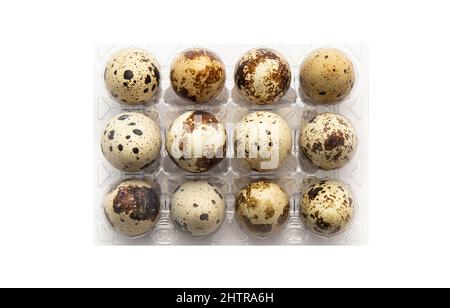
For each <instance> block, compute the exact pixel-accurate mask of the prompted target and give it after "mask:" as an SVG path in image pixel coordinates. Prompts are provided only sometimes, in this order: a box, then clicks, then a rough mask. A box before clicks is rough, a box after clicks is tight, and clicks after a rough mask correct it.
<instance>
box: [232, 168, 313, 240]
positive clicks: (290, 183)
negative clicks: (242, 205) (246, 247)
mask: <svg viewBox="0 0 450 308" xmlns="http://www.w3.org/2000/svg"><path fill="white" fill-rule="evenodd" d="M258 179H268V180H271V181H273V182H274V183H276V184H278V185H279V186H280V187H281V188H282V189H283V190H284V191H285V192H286V193H287V194H288V196H289V206H290V210H289V218H288V220H287V221H286V223H285V225H284V226H283V228H282V230H280V232H277V233H276V234H273V235H269V236H258V235H254V234H248V233H247V232H246V231H245V230H244V229H242V228H241V227H240V225H239V224H238V223H237V221H236V220H233V222H234V224H235V227H236V228H237V229H238V230H239V231H240V232H242V233H243V234H246V235H247V236H248V244H251V245H274V244H284V245H299V244H305V243H306V241H307V239H308V234H307V231H306V229H305V227H304V226H303V224H302V223H301V221H300V218H299V210H298V209H299V207H298V200H299V192H300V191H299V190H298V182H299V178H298V174H297V176H281V177H279V176H274V175H259V176H236V177H234V178H233V180H232V183H231V192H232V195H233V196H234V198H233V199H232V200H230V203H231V204H230V205H231V208H232V210H233V216H234V209H235V204H236V196H237V195H238V194H239V192H240V191H241V189H242V188H244V187H245V186H246V185H247V184H249V183H250V182H252V181H255V180H258Z"/></svg>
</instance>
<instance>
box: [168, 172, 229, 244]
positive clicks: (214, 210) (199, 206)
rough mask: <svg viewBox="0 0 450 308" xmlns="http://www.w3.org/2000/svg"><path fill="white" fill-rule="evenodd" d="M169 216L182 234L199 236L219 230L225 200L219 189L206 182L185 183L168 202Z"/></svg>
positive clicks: (223, 214)
mask: <svg viewBox="0 0 450 308" xmlns="http://www.w3.org/2000/svg"><path fill="white" fill-rule="evenodd" d="M170 215H171V218H172V221H173V222H174V224H175V226H176V227H177V228H178V229H180V230H181V231H182V232H184V233H187V234H190V235H195V236H201V235H206V234H210V233H212V232H214V231H216V230H217V228H219V226H220V223H221V222H222V221H223V219H224V216H225V200H224V196H223V194H222V192H221V191H220V189H219V188H218V187H217V186H216V185H214V184H213V183H211V182H207V181H195V180H193V181H186V182H184V183H183V184H181V185H180V186H178V187H177V188H176V189H175V191H174V193H173V195H172V198H171V200H170Z"/></svg>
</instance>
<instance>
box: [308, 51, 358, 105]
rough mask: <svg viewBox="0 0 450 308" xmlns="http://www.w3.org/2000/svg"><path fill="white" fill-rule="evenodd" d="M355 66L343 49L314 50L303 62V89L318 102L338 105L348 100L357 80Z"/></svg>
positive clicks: (313, 100) (314, 101)
mask: <svg viewBox="0 0 450 308" xmlns="http://www.w3.org/2000/svg"><path fill="white" fill-rule="evenodd" d="M355 78H356V77H355V68H354V67H353V63H352V61H351V60H350V58H349V57H348V56H347V55H346V54H345V53H344V52H342V51H341V50H339V49H335V48H322V49H317V50H315V51H313V52H312V53H311V54H310V55H309V56H308V57H307V58H306V59H305V60H304V61H303V62H302V64H301V65H300V91H301V93H303V94H304V95H306V97H308V98H309V99H310V100H311V101H312V102H313V103H316V104H335V103H338V102H340V101H342V100H343V99H345V98H346V97H347V96H348V95H349V94H350V92H351V90H352V88H353V85H354V83H355Z"/></svg>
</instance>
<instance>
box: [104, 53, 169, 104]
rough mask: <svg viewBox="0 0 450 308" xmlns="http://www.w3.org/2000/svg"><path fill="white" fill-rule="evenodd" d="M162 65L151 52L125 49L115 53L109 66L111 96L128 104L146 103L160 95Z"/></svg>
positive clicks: (107, 71)
mask: <svg viewBox="0 0 450 308" xmlns="http://www.w3.org/2000/svg"><path fill="white" fill-rule="evenodd" d="M159 72H160V65H159V63H158V61H156V58H155V57H154V56H153V55H152V54H151V53H149V52H147V51H146V50H143V49H139V48H125V49H121V50H119V51H117V52H116V53H114V54H113V55H112V56H111V57H110V58H109V60H108V63H107V64H106V67H105V73H104V74H105V75H104V78H105V85H106V89H107V90H108V92H109V94H110V96H111V97H112V98H114V99H115V100H116V101H118V102H120V103H125V104H131V105H135V104H143V103H146V102H148V101H150V99H151V98H152V97H153V96H154V95H155V94H156V93H157V91H158V87H159V83H160V75H159Z"/></svg>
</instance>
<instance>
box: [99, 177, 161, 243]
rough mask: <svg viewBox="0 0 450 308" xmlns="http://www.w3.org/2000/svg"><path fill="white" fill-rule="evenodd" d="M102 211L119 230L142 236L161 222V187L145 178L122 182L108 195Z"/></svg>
mask: <svg viewBox="0 0 450 308" xmlns="http://www.w3.org/2000/svg"><path fill="white" fill-rule="evenodd" d="M103 210H104V213H105V217H106V220H107V221H108V223H109V225H110V226H111V227H112V228H113V229H114V230H115V231H116V232H118V233H120V234H123V235H126V236H130V237H133V236H138V235H143V234H145V233H147V232H149V231H151V230H152V229H153V227H154V226H155V224H156V223H157V222H158V219H159V210H160V199H159V190H158V189H157V188H156V187H154V186H153V185H152V184H150V183H148V182H146V181H143V180H138V179H130V180H125V181H122V182H121V183H119V184H118V185H116V186H114V187H113V188H112V189H111V190H110V191H109V192H108V194H107V195H106V196H105V198H104V200H103Z"/></svg>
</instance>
